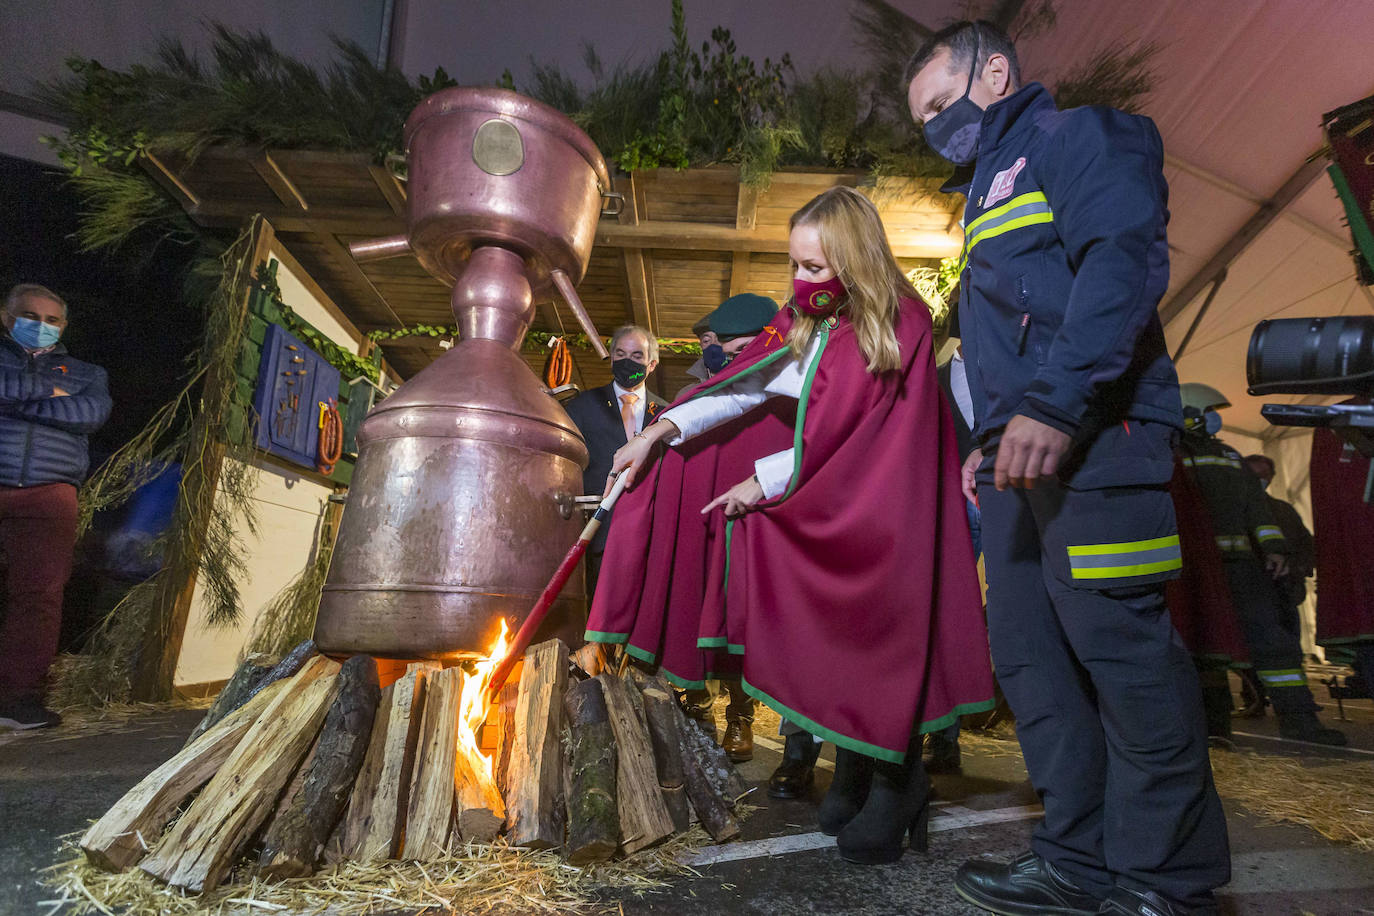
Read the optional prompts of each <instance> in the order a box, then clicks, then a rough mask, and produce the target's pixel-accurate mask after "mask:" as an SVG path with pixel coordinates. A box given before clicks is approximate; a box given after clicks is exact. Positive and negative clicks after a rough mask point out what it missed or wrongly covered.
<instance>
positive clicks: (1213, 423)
mask: <svg viewBox="0 0 1374 916" xmlns="http://www.w3.org/2000/svg"><path fill="white" fill-rule="evenodd" d="M1202 428H1203V429H1205V430H1207V435H1209V436H1215V435H1216V434H1217V433H1219V432H1221V414H1219V413H1217V412H1216V411H1215V410H1209V411H1207V412H1206V413H1205V414H1203V415H1202Z"/></svg>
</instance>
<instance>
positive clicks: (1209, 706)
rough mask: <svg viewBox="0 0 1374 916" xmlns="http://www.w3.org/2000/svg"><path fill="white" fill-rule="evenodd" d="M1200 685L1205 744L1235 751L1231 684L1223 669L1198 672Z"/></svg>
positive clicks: (1204, 669)
mask: <svg viewBox="0 0 1374 916" xmlns="http://www.w3.org/2000/svg"><path fill="white" fill-rule="evenodd" d="M1198 680H1199V681H1201V683H1202V712H1203V715H1204V717H1205V718H1206V720H1207V743H1208V744H1209V745H1210V746H1212V747H1220V748H1224V749H1226V750H1235V748H1236V745H1235V742H1234V741H1232V740H1231V708H1232V707H1231V683H1230V681H1229V680H1228V679H1227V676H1226V669H1225V668H1203V669H1200V670H1199V671H1198Z"/></svg>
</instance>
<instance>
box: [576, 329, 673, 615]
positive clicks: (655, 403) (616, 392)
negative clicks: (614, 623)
mask: <svg viewBox="0 0 1374 916" xmlns="http://www.w3.org/2000/svg"><path fill="white" fill-rule="evenodd" d="M656 368H658V341H656V340H654V338H653V336H652V335H650V334H649V332H648V331H646V330H645V329H644V328H641V327H639V326H638V325H633V324H627V325H625V326H624V327H621V328H617V329H616V331H615V333H614V334H612V335H611V376H612V379H611V382H610V383H609V384H606V385H602V386H601V387H600V388H592V389H590V390H589V391H584V392H582V393H581V394H579V395H578V396H577V397H575V398H573V399H572V400H571V401H569V402H568V403H567V404H565V405H563V406H564V407H565V408H566V409H567V411H568V416H569V417H572V421H573V422H574V423H576V424H577V429H578V431H579V432H581V433H582V438H583V440H584V441H585V442H586V443H587V469H586V470H585V471H583V472H582V492H583V493H589V494H599V493H601V491H602V490H604V489H605V487H606V478H607V477H608V476H609V475H610V473H611V458H612V456H614V455H615V452H616V449H618V448H620V447H621V446H622V445H624V444H625V443H626V442H628V441H629V439H630V437H631V436H633V435H635V434H636V433H638V432H639V431H640V430H642V429H643V428H644V427H645V426H647V425H648V424H650V423H652V422H654V417H656V416H657V415H658V413H659V411H661V410H663V409H664V408H665V407H667V406H668V405H667V403H665V402H664V400H663V399H662V398H660V397H658V396H657V395H655V394H652V393H651V392H650V391H649V389H648V386H647V385H646V384H645V381H646V379H648V377H649V373H651V372H653V371H654V369H656ZM613 520H614V519H611V520H608V522H607V523H606V524H604V525H602V526H601V529H600V530H599V531H597V533H596V537H595V538H593V539H592V542H591V544H589V545H588V546H587V598H588V599H589V601H590V598H591V596H592V593H593V592H594V591H596V579H597V575H598V574H599V573H600V571H601V557H602V555H603V554H605V552H606V532H607V531H609V530H610V527H611V521H613Z"/></svg>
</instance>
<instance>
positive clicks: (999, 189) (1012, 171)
mask: <svg viewBox="0 0 1374 916" xmlns="http://www.w3.org/2000/svg"><path fill="white" fill-rule="evenodd" d="M1025 167H1026V157H1025V156H1022V157H1021V158H1020V159H1017V160H1016V161H1015V162H1013V163H1012V164H1011V166H1010V167H1009V168H1005V169H1003V170H1002V171H1000V172H998V173H997V174H996V175H993V176H992V184H991V185H989V186H988V193H987V196H986V197H984V198H983V207H984V208H985V209H986V208H990V207H992V205H993V204H995V203H997V202H998V201H999V200H1006V199H1007V198H1008V197H1010V196H1011V190H1012V188H1014V187H1015V186H1016V176H1017V175H1020V174H1021V170H1022V169H1024V168H1025Z"/></svg>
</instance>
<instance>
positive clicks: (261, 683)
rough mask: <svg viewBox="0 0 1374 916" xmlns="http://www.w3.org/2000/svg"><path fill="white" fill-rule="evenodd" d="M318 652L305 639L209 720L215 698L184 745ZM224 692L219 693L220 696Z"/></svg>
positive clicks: (311, 643)
mask: <svg viewBox="0 0 1374 916" xmlns="http://www.w3.org/2000/svg"><path fill="white" fill-rule="evenodd" d="M318 651H319V650H318V648H317V647H316V645H315V641H314V640H313V639H307V640H305V641H304V642H302V643H300V644H299V645H297V646H296V647H295V648H294V649H292V650H291V651H290V652H288V653H286V655H284V656H282V659H281V661H279V662H277V663H276V664H275V665H273V666H271V668H270V669H269V670H268V671H267V673H266V674H264V675H262V676H261V677H259V678H257V679H256V680H255V681H254V683H253V684H252V686H251V687H249V688H248V689H247V690H246V691H244V692H243V693H242V694H241V695H239V696H235V697H231V698H230V699H229V700H226V702H225V705H224V706H223V707H222V708H221V709H220V710H219V711H218V718H215V719H212V718H210V713H213V712H216V709H215V707H216V706H218V705H219V698H218V697H217V698H216V699H215V702H214V703H213V704H212V705H211V707H210V710H209V712H207V713H206V716H205V718H204V719H202V720H201V722H200V724H199V725H197V726H196V730H195V731H193V732H191V738H190V739H188V740H187V742H186V743H187V744H190V743H191V740H194V739H195V737H196V736H197V735H198V734H200V733H201V732H203V731H204V730H205V729H206V728H207V727H209V726H210V725H214V724H215V722H217V721H218V720H219V718H223V717H224V716H225V715H226V714H227V713H230V712H232V711H233V710H235V709H237V708H238V707H239V706H242V705H243V704H244V703H246V702H248V701H249V700H251V699H252V698H253V697H255V696H257V694H258V693H259V692H260V691H261V690H262V689H263V688H265V687H266V686H267V685H268V684H275V683H276V682H277V681H281V680H285V679H286V678H288V677H293V676H294V675H295V674H296V673H297V672H298V671H300V670H301V669H302V668H303V667H305V663H306V662H308V661H310V660H311V659H312V658H314V657H315V655H316V654H317V653H318ZM245 664H246V663H245ZM242 667H243V666H242V665H241V666H240V668H242ZM237 675H238V672H235V676H237ZM247 676H248V675H247V674H245V677H247ZM232 680H233V678H231V679H230V681H231V682H232ZM227 690H228V686H227V685H226V687H225V691H227ZM225 691H221V694H222V693H224V692H225Z"/></svg>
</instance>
